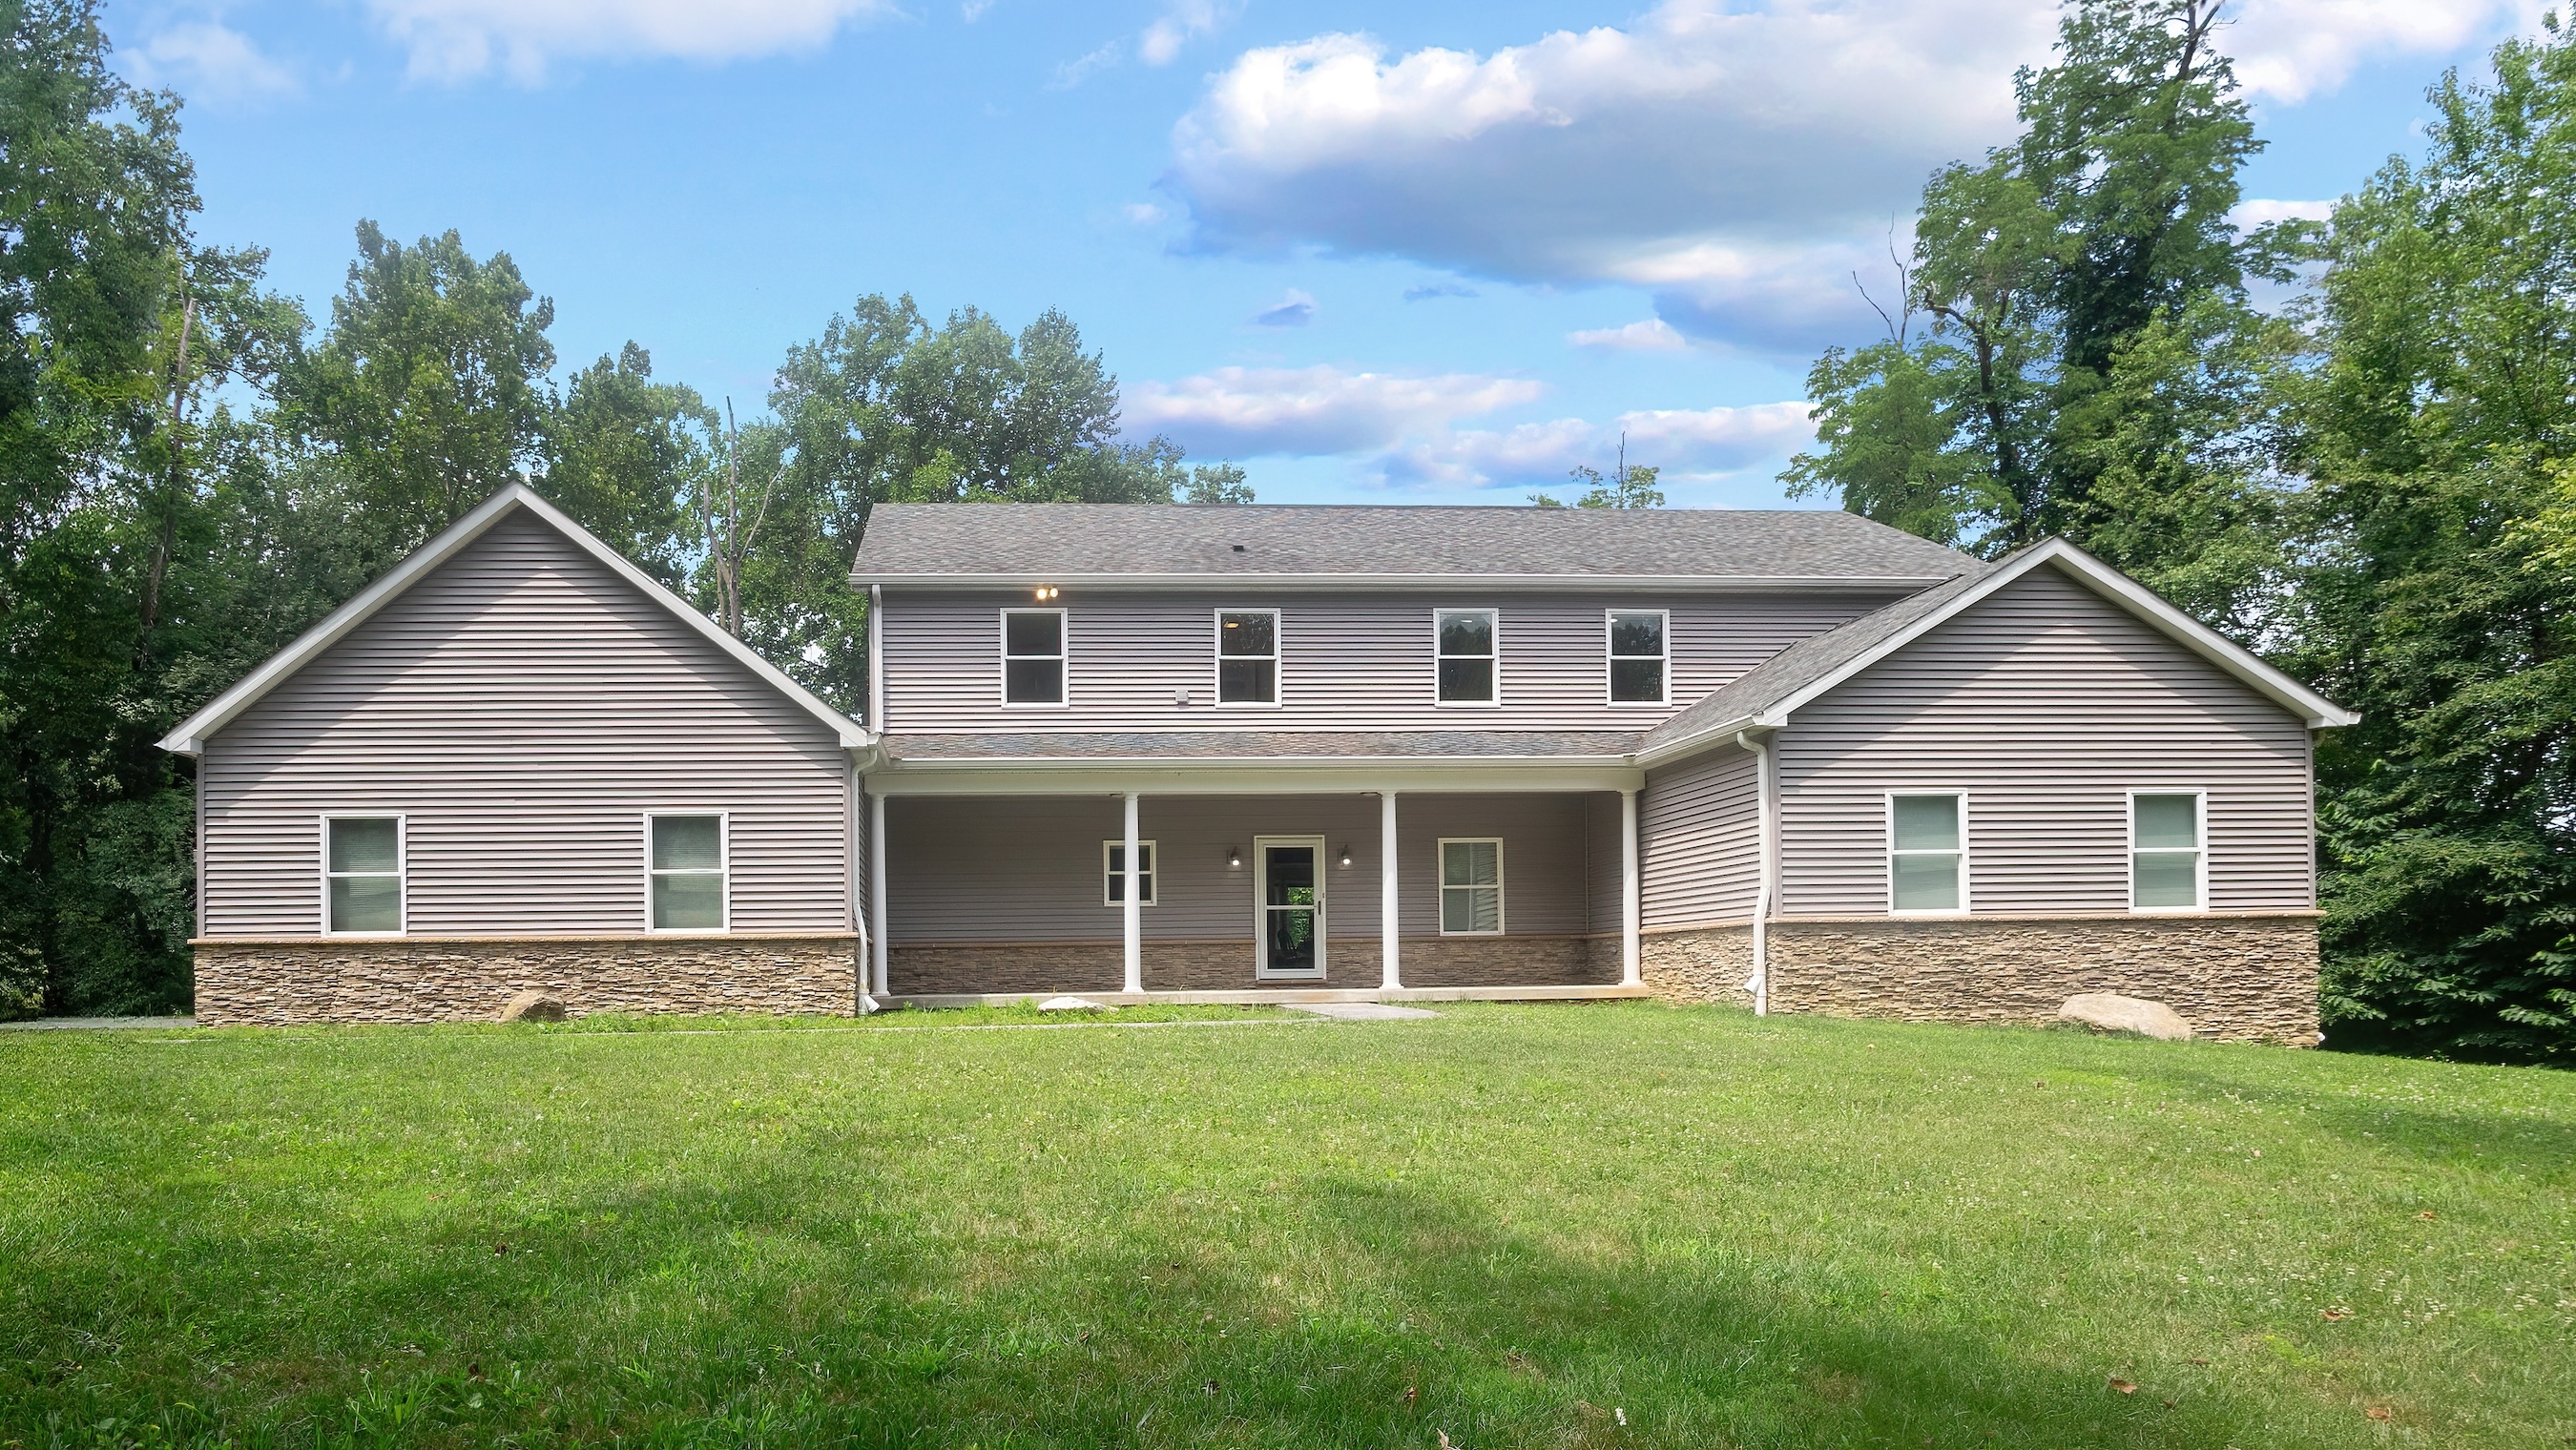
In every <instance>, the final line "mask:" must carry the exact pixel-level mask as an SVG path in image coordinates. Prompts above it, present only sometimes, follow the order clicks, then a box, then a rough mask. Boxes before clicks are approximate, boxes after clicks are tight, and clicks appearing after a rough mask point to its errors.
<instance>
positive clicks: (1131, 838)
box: [1118, 790, 1145, 996]
mask: <svg viewBox="0 0 2576 1450" xmlns="http://www.w3.org/2000/svg"><path fill="white" fill-rule="evenodd" d="M1143 851H1144V844H1143V843H1142V842H1141V841H1139V840H1137V839H1136V793H1135V792H1134V791H1132V790H1131V791H1129V792H1127V856H1126V861H1127V871H1126V877H1127V879H1126V880H1125V881H1123V882H1121V883H1119V886H1120V889H1119V892H1118V897H1119V905H1120V906H1121V907H1122V908H1123V910H1122V911H1121V912H1120V913H1119V915H1120V916H1121V917H1122V918H1123V923H1124V925H1125V927H1126V931H1127V984H1126V986H1125V987H1123V988H1122V989H1121V990H1122V991H1125V992H1127V993H1128V994H1129V995H1131V996H1135V995H1141V994H1143V992H1144V990H1145V915H1144V906H1145V903H1143V902H1141V901H1139V900H1137V899H1136V897H1137V890H1136V888H1137V884H1138V883H1139V882H1140V881H1142V880H1143V879H1144V878H1143V876H1142V874H1141V873H1140V872H1139V871H1138V870H1137V865H1138V862H1137V857H1138V856H1140V855H1141V854H1143Z"/></svg>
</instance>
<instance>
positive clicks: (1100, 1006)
mask: <svg viewBox="0 0 2576 1450" xmlns="http://www.w3.org/2000/svg"><path fill="white" fill-rule="evenodd" d="M1038 1010H1039V1011H1041V1012H1115V1011H1117V1010H1118V1009H1117V1008H1115V1007H1112V1006H1110V1005H1109V1004H1108V1003H1106V1002H1094V1001H1092V1000H1091V999H1090V998H1088V997H1049V998H1047V999H1046V1000H1045V1001H1043V1002H1040V1003H1039V1004H1038Z"/></svg>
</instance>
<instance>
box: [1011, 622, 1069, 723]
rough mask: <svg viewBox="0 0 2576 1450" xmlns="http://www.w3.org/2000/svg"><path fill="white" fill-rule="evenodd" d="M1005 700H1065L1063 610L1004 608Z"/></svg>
mask: <svg viewBox="0 0 2576 1450" xmlns="http://www.w3.org/2000/svg"><path fill="white" fill-rule="evenodd" d="M1002 703H1003V704H1005V705H1061V704H1063V703H1064V611H1063V610H1061V609H1005V610H1003V611H1002Z"/></svg>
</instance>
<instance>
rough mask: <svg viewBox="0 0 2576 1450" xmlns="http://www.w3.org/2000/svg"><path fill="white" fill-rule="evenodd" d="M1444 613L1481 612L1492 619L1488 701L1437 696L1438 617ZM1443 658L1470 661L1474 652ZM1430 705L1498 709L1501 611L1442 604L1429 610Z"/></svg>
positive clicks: (1500, 696) (1485, 606) (1490, 607)
mask: <svg viewBox="0 0 2576 1450" xmlns="http://www.w3.org/2000/svg"><path fill="white" fill-rule="evenodd" d="M1444 614H1481V615H1484V616H1486V617H1487V618H1489V619H1491V620H1492V621H1493V628H1492V629H1491V630H1490V631H1489V633H1490V634H1491V635H1492V636H1493V641H1494V653H1493V661H1494V697H1493V698H1492V699H1490V700H1443V699H1441V698H1440V661H1441V660H1442V659H1443V658H1444V656H1443V655H1442V654H1441V653H1440V616H1442V615H1444ZM1446 658H1456V659H1462V660H1471V659H1477V658H1480V656H1477V655H1456V656H1447V657H1446ZM1431 704H1432V707H1433V708H1434V709H1439V710H1499V709H1501V708H1502V707H1503V611H1502V610H1501V609H1499V608H1497V607H1495V606H1493V605H1490V604H1444V605H1441V606H1439V607H1437V608H1435V609H1433V610H1432V611H1431Z"/></svg>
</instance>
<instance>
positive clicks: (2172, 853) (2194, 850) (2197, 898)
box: [2129, 791, 2209, 911]
mask: <svg viewBox="0 0 2576 1450" xmlns="http://www.w3.org/2000/svg"><path fill="white" fill-rule="evenodd" d="M2203 806H2204V802H2203V799H2202V796H2201V793H2200V792H2198V791H2155V792H2148V791H2138V792H2136V793H2134V794H2132V795H2131V796H2130V797H2129V907H2130V909H2131V910H2133V911H2198V910H2200V908H2201V905H2202V903H2203V900H2204V899H2205V897H2206V896H2207V894H2208V893H2207V884H2208V883H2207V873H2206V871H2204V870H2203V867H2204V866H2205V865H2206V863H2207V862H2208V860H2209V854H2208V852H2207V850H2206V849H2205V848H2204V844H2203V841H2204V838H2203V835H2202V829H2203V827H2202V817H2203V816H2205V815H2206V814H2207V812H2206V811H2205V810H2204V809H2203Z"/></svg>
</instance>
